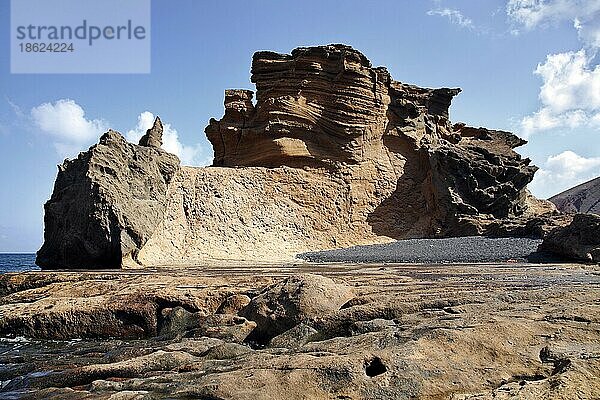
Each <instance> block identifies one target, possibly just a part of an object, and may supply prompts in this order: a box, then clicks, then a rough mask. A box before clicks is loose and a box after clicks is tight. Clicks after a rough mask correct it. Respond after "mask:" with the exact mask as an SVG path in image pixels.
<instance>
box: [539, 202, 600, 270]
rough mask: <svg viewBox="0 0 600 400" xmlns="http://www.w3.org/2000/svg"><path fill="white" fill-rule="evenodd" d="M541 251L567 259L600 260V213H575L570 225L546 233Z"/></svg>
mask: <svg viewBox="0 0 600 400" xmlns="http://www.w3.org/2000/svg"><path fill="white" fill-rule="evenodd" d="M539 251H546V252H550V253H554V254H557V255H559V256H562V257H565V258H567V259H574V260H580V261H588V262H600V215H597V214H575V216H574V217H573V221H572V222H571V223H570V224H569V225H566V226H563V227H559V228H556V229H554V230H552V231H551V232H550V233H548V234H547V235H546V237H545V238H544V241H543V242H542V244H540V246H539Z"/></svg>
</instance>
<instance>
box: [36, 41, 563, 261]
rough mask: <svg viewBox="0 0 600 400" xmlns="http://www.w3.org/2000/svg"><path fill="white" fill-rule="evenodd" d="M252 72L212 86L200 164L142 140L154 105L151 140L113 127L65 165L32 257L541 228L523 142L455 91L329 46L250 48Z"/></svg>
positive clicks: (254, 252) (114, 256)
mask: <svg viewBox="0 0 600 400" xmlns="http://www.w3.org/2000/svg"><path fill="white" fill-rule="evenodd" d="M251 80H252V82H254V83H255V84H256V103H254V102H253V96H254V94H253V92H252V91H249V90H227V91H226V92H225V115H224V116H223V118H222V119H221V120H219V121H217V120H214V119H212V120H211V121H210V123H209V125H208V127H207V128H206V130H205V131H206V135H207V137H208V139H209V140H210V142H211V143H212V145H213V147H214V155H215V157H214V163H213V166H212V167H208V168H191V167H182V168H179V169H178V168H177V163H176V162H175V159H174V158H170V157H169V156H167V155H166V154H165V153H164V152H162V151H161V150H160V149H158V148H156V147H157V145H159V143H160V132H161V131H162V124H161V122H160V120H159V119H158V118H157V120H156V121H155V124H154V127H153V128H152V129H150V130H149V131H148V132H147V134H146V135H145V136H144V138H142V140H141V141H140V144H142V145H147V146H150V147H144V146H136V145H130V144H126V143H124V141H122V138H121V139H118V138H117V137H116V136H117V135H116V134H114V133H112V134H110V135H112V136H115V138H114V140H112V141H111V143H112V142H114V144H110V143H109V144H106V143H102V142H101V143H100V144H99V145H98V146H96V147H95V148H92V149H91V150H90V151H89V152H87V153H83V154H82V155H81V156H80V158H79V159H78V160H75V161H71V162H68V163H66V164H65V165H64V166H63V167H62V170H61V172H60V174H59V177H58V179H57V186H56V188H55V192H54V194H53V197H52V199H51V200H50V202H49V204H48V205H47V207H46V213H47V215H46V243H45V244H44V247H43V248H42V250H41V251H40V256H39V261H40V265H42V266H44V267H56V266H59V265H62V266H64V267H73V266H78V267H84V266H91V265H109V264H113V265H118V259H119V257H123V256H127V255H128V254H132V256H133V258H135V261H137V262H138V263H140V264H142V265H159V264H173V263H181V264H189V263H194V262H204V261H205V260H207V259H247V260H282V259H284V260H290V259H293V258H294V256H295V255H296V254H298V253H300V252H305V251H311V250H320V249H330V248H336V247H345V246H351V245H357V244H370V243H382V242H389V241H391V240H394V239H402V238H414V237H441V236H456V235H474V234H501V235H510V234H514V233H518V234H519V235H535V234H539V233H540V232H544V228H543V227H541V225H544V224H545V222H544V221H545V220H540V221H541V222H540V223H539V224H535V226H534V228H535V229H533V231H532V230H531V229H530V228H531V227H530V226H529V225H527V222H528V221H529V220H530V219H531V218H532V217H533V216H536V215H539V214H541V213H544V212H548V211H552V210H554V207H553V206H552V205H551V204H550V203H548V202H543V201H539V200H537V199H535V198H533V197H532V196H531V195H529V194H528V192H527V190H526V186H527V184H528V183H529V182H530V181H531V179H532V178H533V174H534V173H535V171H536V167H534V166H532V165H530V160H529V159H523V158H521V157H520V156H519V155H518V154H517V153H516V152H515V151H514V148H516V147H518V146H520V145H522V144H524V143H525V141H523V140H521V139H519V138H517V137H516V136H514V135H513V134H511V133H508V132H502V131H494V130H488V129H485V128H472V127H468V126H465V125H464V124H454V125H453V124H452V123H451V122H450V120H449V112H448V109H449V106H450V103H451V100H452V98H453V97H454V96H456V95H457V94H458V93H459V92H460V89H451V88H441V89H426V88H420V87H417V86H414V85H409V84H405V83H401V82H398V81H394V80H393V79H392V78H391V76H390V74H389V72H388V71H387V70H386V69H385V68H383V67H377V68H374V67H372V66H371V63H370V62H369V60H368V59H367V58H366V57H365V56H364V55H363V54H361V53H360V52H358V51H356V50H354V49H352V48H350V47H348V46H344V45H329V46H320V47H309V48H298V49H296V50H294V51H292V53H291V54H290V55H287V54H278V53H272V52H258V53H256V54H255V55H254V58H253V61H252V76H251ZM112 136H111V137H112ZM119 137H120V136H119ZM104 142H106V140H104ZM102 149H106V151H105V152H102V151H101V150H102ZM99 153H101V154H102V155H99ZM105 153H110V156H109V155H108V154H105ZM139 155H144V156H143V157H142V156H139ZM140 157H142V158H144V157H146V158H144V160H146V161H139V160H138V159H139V158H140ZM99 158H101V160H102V162H97V161H96V160H97V159H99ZM86 171H92V172H93V177H92V178H91V181H92V182H90V178H87V177H86ZM88 175H89V174H88ZM67 180H68V181H69V182H66V181H67ZM97 182H101V183H102V182H104V183H106V185H100V186H103V187H105V188H106V189H107V190H106V192H107V194H102V195H97V194H95V190H96V189H94V188H95V186H94V184H95V183H97ZM142 182H145V184H142ZM149 182H151V183H152V184H151V185H148V183H149ZM111 185H114V188H113V187H112V186H111ZM90 188H91V189H90ZM115 192H117V193H119V195H113V194H110V193H115ZM79 198H81V199H84V201H83V202H82V205H77V203H76V200H77V199H79ZM86 201H87V202H86ZM96 209H98V210H96ZM71 210H74V211H71ZM69 213H71V216H69ZM65 221H69V223H65ZM511 224H512V225H511ZM504 226H509V227H510V229H502V227H504ZM63 243H66V244H63ZM90 260H93V261H90ZM102 260H104V261H102Z"/></svg>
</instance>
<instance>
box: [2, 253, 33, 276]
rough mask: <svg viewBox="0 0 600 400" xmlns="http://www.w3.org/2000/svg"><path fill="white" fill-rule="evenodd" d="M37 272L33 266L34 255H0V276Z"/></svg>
mask: <svg viewBox="0 0 600 400" xmlns="http://www.w3.org/2000/svg"><path fill="white" fill-rule="evenodd" d="M39 270H40V268H39V267H38V266H36V265H35V253H19V254H14V253H0V274H5V273H7V272H24V271H39Z"/></svg>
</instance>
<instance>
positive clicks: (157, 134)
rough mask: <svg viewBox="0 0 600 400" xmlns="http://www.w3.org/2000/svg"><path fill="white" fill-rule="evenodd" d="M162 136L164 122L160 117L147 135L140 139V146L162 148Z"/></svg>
mask: <svg viewBox="0 0 600 400" xmlns="http://www.w3.org/2000/svg"><path fill="white" fill-rule="evenodd" d="M162 134H163V125H162V121H161V120H160V118H159V117H158V116H156V119H155V120H154V124H153V125H152V128H150V129H148V130H147V131H146V134H145V135H144V136H142V138H141V139H140V142H139V145H140V146H146V147H160V146H162Z"/></svg>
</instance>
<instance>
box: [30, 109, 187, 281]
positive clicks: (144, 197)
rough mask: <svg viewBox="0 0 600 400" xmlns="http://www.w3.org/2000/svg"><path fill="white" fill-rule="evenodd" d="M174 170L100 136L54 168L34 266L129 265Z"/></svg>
mask: <svg viewBox="0 0 600 400" xmlns="http://www.w3.org/2000/svg"><path fill="white" fill-rule="evenodd" d="M157 122H158V124H160V121H159V120H157ZM155 125H156V124H155ZM178 169H179V159H178V158H177V157H176V156H175V155H173V154H169V153H167V152H165V151H164V150H161V149H159V148H153V147H143V146H137V145H134V144H131V143H127V142H126V141H125V139H124V138H123V136H121V134H120V133H118V132H115V131H112V130H111V131H108V132H106V133H105V134H104V135H103V136H102V137H101V138H100V142H99V143H98V144H97V145H94V146H92V147H91V148H90V149H89V150H88V151H87V152H83V153H80V154H79V157H78V158H77V159H74V160H66V161H65V162H64V163H63V164H62V165H61V166H59V171H58V176H57V178H56V183H55V184H54V191H53V194H52V197H51V198H50V200H48V202H47V203H46V205H45V206H44V210H45V213H44V245H43V246H42V248H41V249H40V250H39V251H38V254H37V258H36V264H37V265H39V266H40V267H42V268H47V269H56V268H75V269H81V268H120V267H121V265H122V263H123V260H127V259H129V260H132V261H134V260H135V258H136V256H137V252H138V250H139V249H140V248H142V246H143V245H144V244H145V243H146V241H147V240H148V239H149V238H150V236H151V235H152V233H153V232H154V231H155V229H156V227H157V226H158V225H159V224H160V222H161V220H162V218H163V214H164V212H165V208H166V204H167V187H168V185H169V183H170V182H171V180H172V178H173V176H174V175H175V174H176V172H177V170H178Z"/></svg>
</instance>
